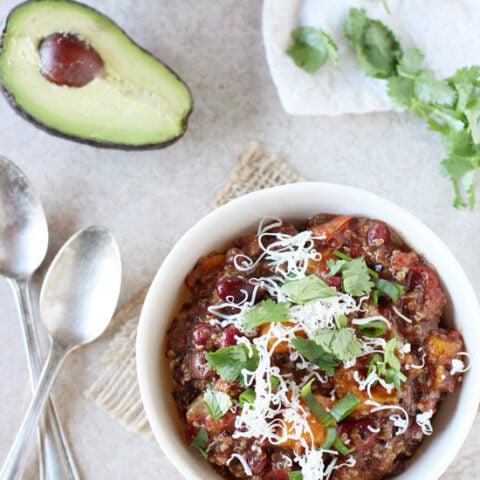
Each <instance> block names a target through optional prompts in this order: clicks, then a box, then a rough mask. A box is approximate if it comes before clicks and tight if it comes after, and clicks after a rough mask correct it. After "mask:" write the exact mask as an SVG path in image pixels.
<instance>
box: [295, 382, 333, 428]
mask: <svg viewBox="0 0 480 480" xmlns="http://www.w3.org/2000/svg"><path fill="white" fill-rule="evenodd" d="M314 380H315V379H313V378H312V379H311V380H310V381H309V382H308V383H307V384H305V385H304V386H303V387H302V399H303V401H304V402H305V404H306V405H307V407H308V408H309V410H310V411H311V412H312V413H313V414H314V415H315V416H316V417H317V418H318V419H319V420H320V422H321V423H322V425H324V426H325V427H329V426H330V425H332V424H334V423H335V419H334V418H333V417H332V416H331V415H330V414H329V413H328V412H327V411H326V410H325V408H324V407H323V405H321V404H320V403H319V402H318V401H317V399H316V398H315V397H314V396H313V393H312V383H313V381H314Z"/></svg>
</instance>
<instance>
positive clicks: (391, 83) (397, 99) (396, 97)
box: [387, 77, 415, 111]
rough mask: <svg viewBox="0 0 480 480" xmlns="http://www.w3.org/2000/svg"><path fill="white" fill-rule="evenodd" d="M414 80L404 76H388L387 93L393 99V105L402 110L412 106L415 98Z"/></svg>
mask: <svg viewBox="0 0 480 480" xmlns="http://www.w3.org/2000/svg"><path fill="white" fill-rule="evenodd" d="M414 86H415V81H414V80H412V79H411V78H405V77H390V78H389V79H388V82H387V88H388V94H389V95H390V97H391V98H392V100H393V104H394V107H395V108H396V109H397V110H400V111H403V110H406V109H407V108H412V101H413V99H414V98H415V91H414Z"/></svg>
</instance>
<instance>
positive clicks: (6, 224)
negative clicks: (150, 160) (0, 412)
mask: <svg viewBox="0 0 480 480" xmlns="http://www.w3.org/2000/svg"><path fill="white" fill-rule="evenodd" d="M47 246H48V226H47V220H46V218H45V214H44V212H43V208H42V205H41V203H40V200H39V198H38V197H37V195H36V194H35V192H34V190H33V188H32V186H31V185H30V183H29V182H28V180H27V178H26V177H25V175H24V174H23V172H22V171H21V170H20V169H19V168H18V167H16V166H15V165H14V164H13V163H12V162H11V161H10V160H8V159H7V158H4V157H0V275H3V276H5V277H6V278H7V279H8V280H9V283H10V284H11V286H12V288H13V291H14V292H15V298H16V302H17V307H18V311H19V315H20V320H21V327H22V333H23V340H24V344H25V350H26V353H27V360H28V370H29V374H30V380H31V384H32V389H33V390H35V387H36V385H37V382H38V378H39V376H40V372H41V370H42V361H41V353H40V348H39V345H38V339H37V332H36V328H35V322H34V319H33V314H32V304H31V301H30V280H31V277H32V275H33V273H34V272H35V270H36V269H37V268H38V267H39V266H40V264H41V263H42V262H43V259H44V258H45V254H46V253H47ZM41 433H42V434H41V435H40V471H39V478H40V479H41V480H43V479H47V480H78V478H79V476H78V472H77V468H76V466H75V462H74V460H73V456H72V454H71V452H70V449H69V447H68V443H67V441H66V438H65V434H64V433H63V429H62V426H61V424H60V422H59V420H58V415H57V413H56V410H55V407H54V405H53V403H52V402H49V404H48V406H47V411H46V416H45V423H44V427H43V429H42V432H41Z"/></svg>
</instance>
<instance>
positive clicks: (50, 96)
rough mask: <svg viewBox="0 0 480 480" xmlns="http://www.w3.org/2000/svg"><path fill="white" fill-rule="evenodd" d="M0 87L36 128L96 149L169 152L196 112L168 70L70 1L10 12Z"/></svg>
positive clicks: (33, 2) (42, 1) (47, 1)
mask: <svg viewBox="0 0 480 480" xmlns="http://www.w3.org/2000/svg"><path fill="white" fill-rule="evenodd" d="M0 82H1V85H2V87H3V90H4V92H5V93H6V95H7V98H8V100H9V102H10V103H11V105H12V106H13V107H14V108H15V110H16V111H17V112H18V113H20V114H21V115H22V116H24V117H25V118H27V119H28V120H30V121H32V122H34V123H35V124H36V125H37V126H39V127H41V128H44V129H46V130H47V131H48V132H50V133H52V134H54V135H59V136H62V137H66V138H69V139H71V140H76V141H79V142H84V143H89V144H92V145H95V146H99V147H110V148H124V149H125V148H126V149H130V148H135V149H146V148H159V147H164V146H166V145H169V144H171V143H173V142H174V141H176V140H178V139H179V138H180V137H181V136H182V135H183V133H184V132H185V130H186V128H187V120H188V116H189V115H190V112H191V110H192V97H191V94H190V91H189V89H188V87H187V85H186V84H185V83H184V82H182V80H180V78H179V77H178V76H177V75H176V74H175V73H174V72H173V71H172V70H171V69H170V68H168V67H167V66H166V65H164V64H163V63H162V62H160V61H159V60H157V59H156V58H155V57H154V56H153V55H151V54H150V53H148V52H147V51H145V50H144V49H142V48H141V47H139V46H138V45H137V44H136V43H135V42H134V41H133V40H132V39H131V38H130V37H129V36H128V35H127V34H126V33H125V32H124V31H123V30H122V29H121V28H119V27H118V26H117V25H116V24H115V23H114V22H113V21H112V20H110V19H109V18H107V17H106V16H105V15H103V14H101V13H100V12H98V11H96V10H95V9H93V8H90V7H88V6H86V5H83V4H81V3H77V2H73V1H68V0H29V1H27V2H25V3H22V4H20V5H19V6H17V7H16V8H15V9H13V10H12V11H11V12H10V14H9V16H8V18H7V21H6V24H5V29H4V31H3V34H2V39H1V44H0Z"/></svg>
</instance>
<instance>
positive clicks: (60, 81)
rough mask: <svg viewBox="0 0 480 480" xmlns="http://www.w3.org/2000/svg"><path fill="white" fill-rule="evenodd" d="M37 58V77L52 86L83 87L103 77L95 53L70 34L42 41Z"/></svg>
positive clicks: (100, 61)
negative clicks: (38, 59) (41, 77)
mask: <svg viewBox="0 0 480 480" xmlns="http://www.w3.org/2000/svg"><path fill="white" fill-rule="evenodd" d="M39 54H40V71H41V74H42V75H43V76H44V77H45V78H46V79H47V80H48V81H49V82H52V83H55V84H56V85H61V86H63V85H65V86H67V87H84V86H85V85H87V84H88V83H90V82H91V81H92V80H93V79H94V78H95V77H98V76H101V75H103V73H104V64H103V60H102V58H101V57H100V55H99V54H98V52H97V51H96V50H95V49H94V48H93V47H92V46H91V45H90V44H89V43H88V42H86V41H85V40H82V39H80V38H79V37H78V36H77V35H74V34H72V33H54V34H52V35H49V36H48V37H46V38H44V39H43V40H42V42H41V43H40V46H39Z"/></svg>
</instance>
